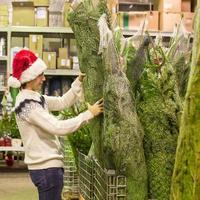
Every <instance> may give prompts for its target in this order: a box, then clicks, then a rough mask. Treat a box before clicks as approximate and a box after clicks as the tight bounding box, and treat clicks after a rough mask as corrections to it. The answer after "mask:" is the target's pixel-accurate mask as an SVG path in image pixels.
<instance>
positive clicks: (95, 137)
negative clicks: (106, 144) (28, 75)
mask: <svg viewBox="0 0 200 200" xmlns="http://www.w3.org/2000/svg"><path fill="white" fill-rule="evenodd" d="M96 3H97V2H96V1H95V4H96ZM102 7H103V5H102ZM101 14H102V13H101V11H100V8H99V6H98V7H97V8H95V9H94V8H93V5H92V3H91V1H89V0H87V1H84V2H83V3H80V4H79V5H78V7H77V8H76V9H75V10H74V12H71V13H70V15H69V23H70V26H71V27H72V30H73V32H74V35H75V39H76V45H77V48H78V58H79V64H80V70H81V72H83V73H86V75H87V76H86V78H85V80H84V88H85V99H86V101H87V102H90V103H94V102H96V101H97V100H98V99H100V98H102V97H103V69H104V66H103V63H102V58H101V56H100V55H98V48H99V32H98V28H97V22H98V19H99V17H100V16H101ZM102 123H103V118H102V116H99V117H97V118H95V119H93V120H92V121H91V123H90V132H91V134H92V141H93V147H94V148H93V150H94V155H95V156H96V158H97V159H98V160H99V162H100V163H101V161H102V160H103V155H102V134H101V132H102Z"/></svg>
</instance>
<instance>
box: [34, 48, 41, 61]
mask: <svg viewBox="0 0 200 200" xmlns="http://www.w3.org/2000/svg"><path fill="white" fill-rule="evenodd" d="M32 51H33V52H34V53H35V55H36V56H37V57H38V58H41V59H42V51H38V50H32Z"/></svg>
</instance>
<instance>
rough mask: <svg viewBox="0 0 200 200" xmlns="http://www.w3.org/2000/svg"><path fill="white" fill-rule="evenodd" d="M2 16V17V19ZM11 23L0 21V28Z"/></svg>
mask: <svg viewBox="0 0 200 200" xmlns="http://www.w3.org/2000/svg"><path fill="white" fill-rule="evenodd" d="M1 17H2V16H0V18H1ZM8 24H9V22H8V20H0V26H8Z"/></svg>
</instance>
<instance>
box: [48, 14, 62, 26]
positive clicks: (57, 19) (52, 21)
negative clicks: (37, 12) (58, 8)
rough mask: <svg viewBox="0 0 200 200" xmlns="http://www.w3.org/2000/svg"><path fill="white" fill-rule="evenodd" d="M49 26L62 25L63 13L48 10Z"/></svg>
mask: <svg viewBox="0 0 200 200" xmlns="http://www.w3.org/2000/svg"><path fill="white" fill-rule="evenodd" d="M49 26H50V27H63V13H62V12H52V11H50V12H49Z"/></svg>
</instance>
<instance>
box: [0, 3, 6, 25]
mask: <svg viewBox="0 0 200 200" xmlns="http://www.w3.org/2000/svg"><path fill="white" fill-rule="evenodd" d="M7 25H8V6H7V5H4V4H2V5H0V26H7Z"/></svg>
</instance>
